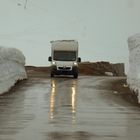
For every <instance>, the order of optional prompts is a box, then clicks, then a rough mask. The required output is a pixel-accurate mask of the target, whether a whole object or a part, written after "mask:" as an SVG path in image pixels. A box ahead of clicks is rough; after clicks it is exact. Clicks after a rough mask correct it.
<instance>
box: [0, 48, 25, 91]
mask: <svg viewBox="0 0 140 140" xmlns="http://www.w3.org/2000/svg"><path fill="white" fill-rule="evenodd" d="M24 65H25V57H24V55H23V54H22V52H20V51H19V50H17V49H15V48H3V47H0V94H2V93H4V92H7V91H8V90H9V89H10V88H11V87H12V86H13V85H14V84H15V83H16V82H17V81H18V80H23V79H26V78H27V75H26V71H25V67H24Z"/></svg>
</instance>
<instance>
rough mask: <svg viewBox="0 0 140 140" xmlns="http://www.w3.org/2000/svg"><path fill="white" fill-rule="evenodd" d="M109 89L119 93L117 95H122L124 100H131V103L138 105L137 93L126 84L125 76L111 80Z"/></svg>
mask: <svg viewBox="0 0 140 140" xmlns="http://www.w3.org/2000/svg"><path fill="white" fill-rule="evenodd" d="M111 89H112V90H113V91H114V92H116V93H119V94H117V95H118V96H120V97H122V98H123V99H124V100H126V101H128V102H131V103H132V104H134V105H136V106H139V107H140V104H139V103H138V98H137V95H136V94H134V93H133V92H132V91H131V90H130V88H129V87H128V85H127V82H126V78H125V79H118V80H115V81H112V82H111Z"/></svg>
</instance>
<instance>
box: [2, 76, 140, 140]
mask: <svg viewBox="0 0 140 140" xmlns="http://www.w3.org/2000/svg"><path fill="white" fill-rule="evenodd" d="M116 79H117V78H111V77H110V78H108V77H90V76H87V77H86V76H80V77H79V78H78V79H73V78H66V77H62V78H60V77H59V78H58V77H57V78H52V79H49V78H46V79H45V78H30V79H29V80H27V81H24V82H22V83H20V84H18V86H17V87H16V88H14V89H12V91H11V92H9V93H6V94H4V95H1V96H0V140H25V139H26V140H132V139H133V140H139V137H140V133H139V131H140V109H139V108H138V107H136V106H133V105H132V104H130V103H128V102H126V101H124V100H123V99H121V98H120V97H119V96H118V95H116V94H114V91H112V90H110V89H109V88H108V85H107V83H108V82H107V81H110V80H116Z"/></svg>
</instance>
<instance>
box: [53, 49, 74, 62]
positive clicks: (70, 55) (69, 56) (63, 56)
mask: <svg viewBox="0 0 140 140" xmlns="http://www.w3.org/2000/svg"><path fill="white" fill-rule="evenodd" d="M53 59H54V60H56V61H75V60H76V52H75V51H54V54H53Z"/></svg>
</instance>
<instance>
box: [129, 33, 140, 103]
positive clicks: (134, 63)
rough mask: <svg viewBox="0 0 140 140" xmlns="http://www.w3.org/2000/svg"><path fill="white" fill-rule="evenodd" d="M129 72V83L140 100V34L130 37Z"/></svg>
mask: <svg viewBox="0 0 140 140" xmlns="http://www.w3.org/2000/svg"><path fill="white" fill-rule="evenodd" d="M128 47H129V72H128V76H127V83H128V85H129V87H130V88H131V90H132V91H134V93H136V94H138V101H139V102H140V34H136V35H134V36H131V37H129V38H128Z"/></svg>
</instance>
